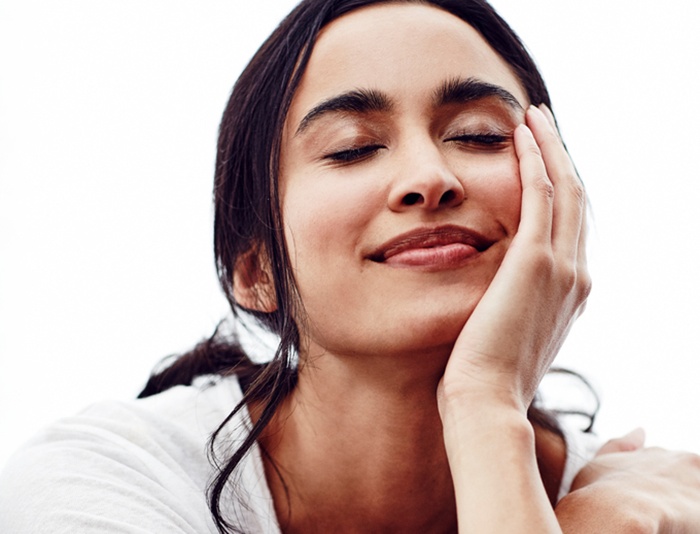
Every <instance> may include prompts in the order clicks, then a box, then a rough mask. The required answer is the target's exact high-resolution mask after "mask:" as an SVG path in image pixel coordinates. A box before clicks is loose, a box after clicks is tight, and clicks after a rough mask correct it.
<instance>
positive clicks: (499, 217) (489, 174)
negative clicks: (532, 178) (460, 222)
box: [467, 153, 522, 237]
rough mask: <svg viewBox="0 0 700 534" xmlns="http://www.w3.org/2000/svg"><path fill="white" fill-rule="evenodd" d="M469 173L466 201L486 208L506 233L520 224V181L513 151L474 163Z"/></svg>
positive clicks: (512, 231) (512, 230) (509, 232)
mask: <svg viewBox="0 0 700 534" xmlns="http://www.w3.org/2000/svg"><path fill="white" fill-rule="evenodd" d="M467 172H468V173H469V176H470V179H469V186H468V187H469V189H468V190H467V201H468V202H471V204H472V205H476V206H478V207H479V208H481V209H483V210H485V211H487V212H488V213H489V214H490V215H491V216H492V217H493V219H494V220H496V221H498V222H499V223H500V225H501V226H503V228H504V229H505V230H506V233H507V234H508V235H509V236H511V237H512V236H513V235H514V234H515V232H516V231H517V229H518V225H519V223H520V208H521V201H522V183H521V181H520V169H519V165H518V161H517V158H516V157H515V153H512V154H508V155H504V156H503V157H499V158H495V159H494V160H491V161H488V162H482V163H480V162H473V163H472V165H470V166H469V169H468V171H467Z"/></svg>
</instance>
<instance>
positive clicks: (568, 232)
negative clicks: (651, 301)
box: [526, 106, 586, 258]
mask: <svg viewBox="0 0 700 534" xmlns="http://www.w3.org/2000/svg"><path fill="white" fill-rule="evenodd" d="M526 117H527V123H528V126H530V127H531V129H532V133H533V135H534V137H535V140H536V141H537V144H538V146H539V147H540V150H541V151H542V158H543V160H544V164H545V168H546V171H547V175H548V176H549V179H550V180H551V182H552V184H553V185H554V192H555V194H554V214H553V218H554V225H553V232H552V242H553V244H554V247H555V248H557V249H561V250H562V252H564V253H565V254H568V255H570V257H572V258H575V257H576V256H577V254H578V251H579V238H580V236H581V229H582V223H583V219H584V212H585V206H586V194H585V191H584V189H583V184H581V181H580V180H579V179H578V176H577V175H576V171H575V169H574V166H573V163H572V162H571V159H570V158H569V154H568V153H567V152H566V149H565V148H564V145H563V144H562V142H561V139H560V138H559V136H558V134H557V133H556V131H555V130H554V129H553V128H552V126H551V124H550V123H549V121H548V119H547V117H546V116H545V114H544V113H543V112H542V111H541V110H540V109H538V108H536V107H534V106H531V107H530V109H529V110H528V112H527V115H526Z"/></svg>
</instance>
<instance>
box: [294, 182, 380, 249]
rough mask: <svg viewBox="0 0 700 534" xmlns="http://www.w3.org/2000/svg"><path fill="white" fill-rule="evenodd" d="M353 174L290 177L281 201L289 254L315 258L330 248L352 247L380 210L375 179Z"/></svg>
mask: <svg viewBox="0 0 700 534" xmlns="http://www.w3.org/2000/svg"><path fill="white" fill-rule="evenodd" d="M353 178H357V177H348V178H338V179H336V177H329V176H314V175H306V176H290V177H289V181H288V183H289V184H290V185H289V186H288V187H286V188H285V190H284V191H283V192H282V193H283V197H282V198H283V201H282V217H283V220H284V224H285V237H286V238H287V246H288V248H289V252H290V256H291V257H292V258H293V259H296V260H299V261H302V260H305V259H306V258H307V257H310V259H315V260H316V261H318V259H319V256H321V255H324V254H326V253H328V254H330V251H331V250H335V251H336V252H335V253H336V254H338V253H339V251H341V250H342V251H344V254H345V255H347V254H348V252H349V251H352V250H354V249H355V248H356V245H357V242H358V239H359V238H360V235H361V231H362V229H363V228H366V226H367V225H368V224H369V223H370V221H371V220H372V218H373V216H374V215H375V214H376V212H377V210H378V209H381V198H382V193H381V191H380V190H379V187H378V186H377V184H378V182H377V181H376V180H375V181H374V184H372V181H371V180H369V179H366V178H364V179H363V178H360V179H353Z"/></svg>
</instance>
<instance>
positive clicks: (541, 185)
mask: <svg viewBox="0 0 700 534" xmlns="http://www.w3.org/2000/svg"><path fill="white" fill-rule="evenodd" d="M535 187H536V188H537V191H538V192H539V193H540V194H541V195H542V196H543V197H545V198H547V199H553V198H554V186H553V185H552V182H550V181H549V178H547V177H546V176H541V177H540V178H539V179H538V180H537V182H535Z"/></svg>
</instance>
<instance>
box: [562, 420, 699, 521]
mask: <svg viewBox="0 0 700 534" xmlns="http://www.w3.org/2000/svg"><path fill="white" fill-rule="evenodd" d="M643 443H644V436H643V432H640V431H635V432H633V433H631V434H629V435H627V436H625V437H624V438H621V439H618V440H613V441H610V442H608V443H607V444H606V445H604V446H603V447H602V448H601V450H600V451H599V453H598V454H597V455H596V457H595V458H594V459H593V460H592V461H591V462H590V463H588V464H587V465H586V466H585V467H584V468H583V469H582V470H581V472H580V473H579V474H578V475H577V477H576V479H575V480H574V484H573V486H572V491H571V493H570V494H569V495H567V496H566V497H564V498H563V499H562V500H561V501H560V502H559V504H558V505H557V508H556V510H555V511H556V514H557V518H558V519H559V522H560V525H561V527H562V529H563V531H564V532H572V533H576V534H588V533H590V534H594V533H596V534H597V533H600V532H615V533H621V534H625V533H629V534H636V533H640V534H645V533H649V534H656V533H661V534H664V533H668V534H671V533H673V534H686V533H687V534H691V533H696V532H698V530H699V527H698V525H700V456H698V455H695V454H690V453H685V452H674V451H667V450H664V449H660V448H655V447H653V448H643Z"/></svg>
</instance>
